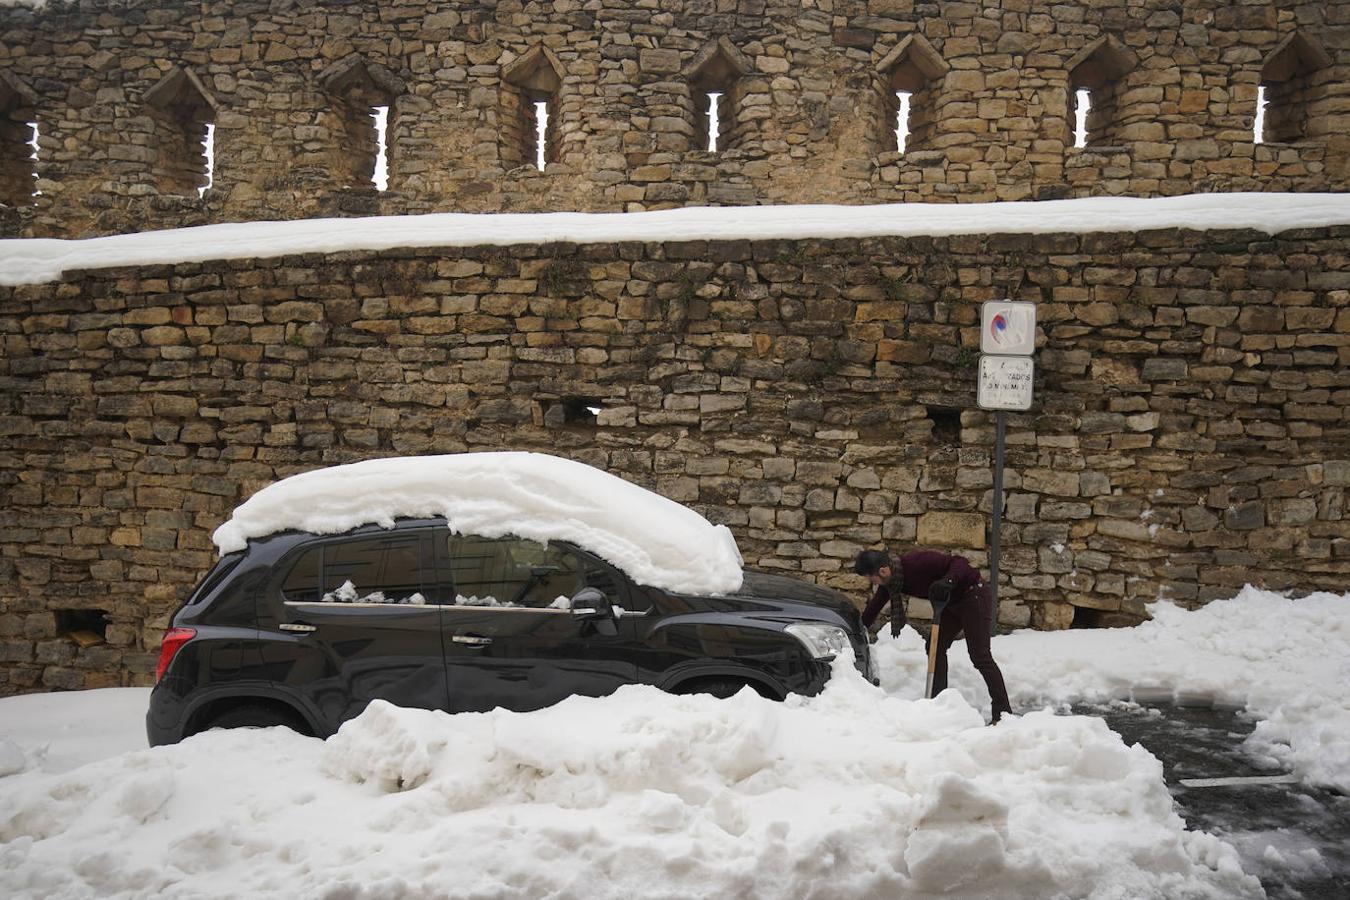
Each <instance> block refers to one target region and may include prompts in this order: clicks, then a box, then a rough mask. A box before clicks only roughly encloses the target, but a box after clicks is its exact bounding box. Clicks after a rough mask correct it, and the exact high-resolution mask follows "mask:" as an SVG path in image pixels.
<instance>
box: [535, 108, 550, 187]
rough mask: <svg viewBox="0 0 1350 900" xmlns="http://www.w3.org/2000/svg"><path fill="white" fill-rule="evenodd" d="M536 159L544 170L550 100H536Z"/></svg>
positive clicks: (540, 168) (536, 163) (539, 166)
mask: <svg viewBox="0 0 1350 900" xmlns="http://www.w3.org/2000/svg"><path fill="white" fill-rule="evenodd" d="M534 132H535V160H534V164H535V165H536V166H537V167H538V168H539V171H540V172H542V171H544V158H545V155H546V153H545V149H546V147H547V144H548V102H547V101H544V100H536V101H535V103H534Z"/></svg>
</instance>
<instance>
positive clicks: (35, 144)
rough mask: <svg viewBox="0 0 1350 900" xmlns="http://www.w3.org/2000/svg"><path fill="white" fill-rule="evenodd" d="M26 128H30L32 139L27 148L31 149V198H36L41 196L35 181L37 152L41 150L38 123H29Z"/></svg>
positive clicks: (36, 175) (36, 176)
mask: <svg viewBox="0 0 1350 900" xmlns="http://www.w3.org/2000/svg"><path fill="white" fill-rule="evenodd" d="M28 127H29V128H31V129H33V139H32V140H31V141H29V142H28V146H30V147H32V148H33V155H32V156H30V157H28V158H29V159H31V160H32V161H33V196H34V197H38V196H41V195H42V191H40V190H38V189H37V180H38V173H37V167H38V151H39V150H40V149H41V148H42V144H41V141H40V137H41V135H40V134H39V132H38V123H37V122H29V123H28Z"/></svg>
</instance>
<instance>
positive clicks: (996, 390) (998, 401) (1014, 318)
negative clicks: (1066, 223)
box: [975, 300, 1036, 635]
mask: <svg viewBox="0 0 1350 900" xmlns="http://www.w3.org/2000/svg"><path fill="white" fill-rule="evenodd" d="M980 313H981V315H980V354H981V355H980V377H979V385H978V389H977V391H976V401H975V402H976V404H977V405H978V406H979V407H980V409H987V410H993V412H994V504H993V506H994V509H993V513H994V515H993V522H992V523H991V525H990V528H991V533H990V535H989V593H990V595H991V596H992V597H993V601H994V602H993V609H992V611H991V612H990V614H989V633H990V634H991V635H992V634H993V633H994V628H995V626H996V625H997V624H998V563H999V536H1000V534H1001V533H1002V531H1003V430H1004V417H1003V413H1004V411H1006V410H1014V411H1018V412H1024V411H1026V410H1028V409H1031V394H1032V384H1033V382H1034V380H1035V375H1036V364H1035V363H1034V362H1033V361H1032V359H1031V354H1033V353H1035V352H1036V304H1034V303H1025V302H1018V301H1013V300H990V301H988V302H987V303H985V304H984V306H983V308H982V309H981V311H980Z"/></svg>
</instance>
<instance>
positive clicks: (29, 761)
mask: <svg viewBox="0 0 1350 900" xmlns="http://www.w3.org/2000/svg"><path fill="white" fill-rule="evenodd" d="M149 694H150V691H149V690H148V689H146V688H104V689H102V690H96V691H68V692H62V693H56V694H24V695H22V696H18V697H5V698H3V700H0V777H2V776H4V775H7V774H10V773H11V772H18V771H23V770H24V769H33V770H39V771H43V772H65V771H68V770H70V769H74V768H77V767H79V766H83V765H85V764H86V763H90V762H94V761H95V760H100V759H106V758H107V757H109V756H113V755H116V754H118V753H126V752H127V751H129V750H138V749H141V748H143V747H145V708H146V704H147V703H148V702H149Z"/></svg>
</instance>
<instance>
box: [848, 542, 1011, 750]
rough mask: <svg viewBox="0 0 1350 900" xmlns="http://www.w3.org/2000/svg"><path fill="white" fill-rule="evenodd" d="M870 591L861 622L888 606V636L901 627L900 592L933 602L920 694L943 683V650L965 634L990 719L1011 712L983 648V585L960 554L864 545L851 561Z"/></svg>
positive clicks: (986, 606)
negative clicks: (986, 696) (988, 699)
mask: <svg viewBox="0 0 1350 900" xmlns="http://www.w3.org/2000/svg"><path fill="white" fill-rule="evenodd" d="M853 571H854V572H856V573H858V574H859V575H862V576H864V577H865V578H867V580H868V581H869V582H870V583H871V585H872V587H873V588H874V589H875V592H874V593H873V595H872V599H871V600H870V601H869V602H868V604H867V607H866V608H865V609H864V610H863V614H862V620H863V625H865V626H867V627H868V628H871V627H872V623H873V622H875V621H876V619H877V615H878V614H879V613H880V612H881V607H882V606H884V605H885V604H886V603H888V602H889V603H890V605H891V636H892V637H895V636H898V635H899V634H900V631H901V630H902V629H903V628H904V626H905V621H906V615H905V600H904V598H905V596H906V595H909V596H911V597H925V598H927V599H928V600H929V602H931V603H932V605H933V633H932V634H931V635H930V636H929V647H928V685H927V689H926V691H925V696H927V697H935V696H937V695H938V694H940V693H942V691H943V690H944V689H945V688H946V687H947V650H948V649H949V648H950V647H951V645H952V643H953V642H954V641H955V640H956V638H957V637H958V636H959V635H960V634H962V633H963V632H964V633H965V636H966V648H967V650H968V651H969V653H970V661H971V663H972V664H974V666H975V668H976V669H977V670H978V671H979V673H980V674H981V675H982V676H983V677H984V683H985V685H986V686H987V687H988V689H989V696H990V697H991V698H992V716H993V723H994V724H998V721H999V719H1000V718H1002V716H1003V714H1004V713H1006V712H1011V711H1012V706H1011V705H1010V704H1009V702H1008V689H1007V688H1006V687H1005V686H1004V684H1003V673H1002V672H1001V671H1000V670H999V667H998V663H996V662H994V654H993V652H992V651H991V650H990V648H989V640H990V634H989V626H990V620H991V616H990V612H991V611H992V604H993V602H994V601H993V598H992V596H991V595H990V592H989V586H988V585H987V584H985V583H984V580H983V579H982V578H981V577H980V573H979V571H978V570H976V569H975V568H974V567H973V566H971V564H970V562H969V561H968V560H967V559H966V558H965V557H964V556H955V555H952V554H948V553H941V552H938V551H936V550H915V551H912V552H910V553H906V554H904V555H902V556H898V557H897V556H892V555H891V554H889V553H887V552H886V551H884V550H864V551H862V552H861V553H859V554H858V558H857V559H856V560H855V561H854V563H853Z"/></svg>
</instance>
